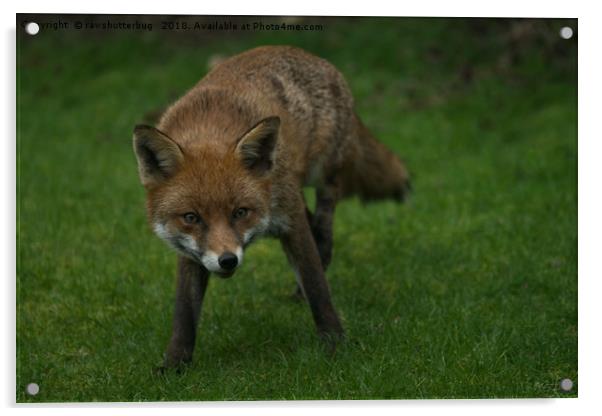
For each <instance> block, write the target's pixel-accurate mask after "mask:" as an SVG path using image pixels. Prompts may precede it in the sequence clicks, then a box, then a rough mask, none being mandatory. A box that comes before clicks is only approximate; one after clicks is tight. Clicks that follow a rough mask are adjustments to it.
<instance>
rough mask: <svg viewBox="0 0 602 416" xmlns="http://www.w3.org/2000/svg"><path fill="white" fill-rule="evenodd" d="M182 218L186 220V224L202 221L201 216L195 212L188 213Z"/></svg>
mask: <svg viewBox="0 0 602 416" xmlns="http://www.w3.org/2000/svg"><path fill="white" fill-rule="evenodd" d="M182 217H183V218H184V222H185V223H186V224H196V223H197V222H199V220H200V218H199V216H198V215H196V214H195V213H194V212H187V213H186V214H184V215H183V216H182Z"/></svg>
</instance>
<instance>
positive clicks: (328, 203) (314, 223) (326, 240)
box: [310, 185, 338, 271]
mask: <svg viewBox="0 0 602 416" xmlns="http://www.w3.org/2000/svg"><path fill="white" fill-rule="evenodd" d="M337 200H338V189H337V188H336V187H335V186H334V185H327V186H325V187H323V188H319V189H317V190H316V210H315V212H314V214H313V216H312V218H311V222H310V225H311V231H312V234H313V236H314V240H315V241H316V246H317V247H318V252H319V253H320V260H321V261H322V267H323V268H324V271H326V269H328V266H329V265H330V260H331V259H332V222H333V219H334V209H335V207H336V204H337Z"/></svg>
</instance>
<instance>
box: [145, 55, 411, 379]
mask: <svg viewBox="0 0 602 416" xmlns="http://www.w3.org/2000/svg"><path fill="white" fill-rule="evenodd" d="M133 145H134V151H135V154H136V158H137V161H138V171H139V175H140V180H141V182H142V184H143V186H144V187H145V189H146V193H147V211H148V218H149V222H150V224H151V226H152V228H153V229H154V231H155V233H156V234H157V235H158V236H159V237H160V238H161V239H163V240H165V241H166V242H167V244H168V245H169V246H171V247H172V248H173V249H175V251H176V252H177V253H178V255H179V260H178V284H177V290H176V306H175V313H174V320H173V331H172V336H171V340H170V342H169V345H168V348H167V352H166V354H165V362H164V366H165V367H175V366H178V365H179V364H180V363H182V362H189V361H191V360H192V352H193V349H194V344H195V338H196V328H197V322H198V319H199V314H200V310H201V304H202V300H203V296H204V294H205V289H206V287H207V282H208V278H209V274H210V273H214V274H216V275H217V276H220V277H223V278H226V277H230V276H231V275H232V274H233V273H234V271H235V270H236V269H237V268H238V267H240V265H241V264H242V262H243V254H244V249H245V247H247V246H248V245H249V244H251V243H252V242H253V241H254V240H255V239H256V238H258V237H261V236H272V237H276V238H278V239H279V240H280V242H281V245H282V248H283V250H284V252H285V253H286V256H287V258H288V260H289V262H290V264H291V266H292V268H293V270H294V271H295V274H296V276H297V294H298V295H299V296H302V297H304V298H305V299H306V300H307V302H308V304H309V306H310V309H311V312H312V315H313V318H314V321H315V324H316V326H317V329H318V333H319V334H320V335H321V336H322V337H323V338H325V339H326V340H327V341H328V342H329V344H330V345H335V343H336V341H337V340H340V339H341V338H342V337H343V334H344V331H343V327H342V325H341V322H340V320H339V317H338V315H337V313H336V311H335V308H334V306H333V304H332V301H331V296H330V290H329V286H328V284H327V282H326V279H325V276H324V273H325V270H326V269H327V267H328V265H329V263H330V260H331V253H332V223H333V215H334V211H335V206H336V204H337V202H338V201H340V200H341V199H342V198H345V197H348V196H352V195H358V196H359V197H360V198H362V199H363V200H374V199H381V198H393V199H396V200H403V198H404V197H405V196H406V194H407V193H408V191H409V188H410V182H409V175H408V172H407V170H406V168H405V166H404V165H403V164H402V162H401V161H400V159H399V158H398V157H397V156H395V154H393V152H391V151H390V150H389V149H387V148H386V147H385V146H384V145H383V144H381V143H380V142H378V141H376V139H374V138H373V136H372V135H371V134H370V132H369V131H368V129H367V128H366V127H365V126H364V125H363V124H362V122H361V121H360V119H359V117H358V116H357V114H356V113H355V111H354V104H353V98H352V96H351V92H350V89H349V87H348V86H347V83H346V82H345V79H344V78H343V76H342V75H341V73H340V72H339V71H338V70H337V69H336V68H335V67H334V66H333V65H331V64H330V63H328V62H327V61H325V60H324V59H321V58H318V57H316V56H313V55H311V54H309V53H308V52H305V51H303V50H301V49H298V48H294V47H289V46H264V47H259V48H256V49H252V50H249V51H247V52H244V53H242V54H240V55H236V56H234V57H231V58H229V59H227V60H225V61H223V62H221V63H220V64H218V65H217V66H216V67H214V68H213V69H212V70H211V71H210V72H209V73H208V74H207V75H206V76H205V77H204V78H203V79H202V80H201V81H200V82H199V83H198V84H197V85H196V86H194V87H193V88H192V89H191V90H190V91H188V92H187V93H186V94H185V95H184V96H183V97H181V98H180V99H179V100H177V101H176V102H175V103H174V104H173V105H171V106H170V107H169V108H168V109H167V110H166V111H165V113H164V114H163V116H162V117H161V119H160V121H159V124H158V126H157V128H154V127H150V126H146V125H138V126H136V127H135V129H134V138H133ZM304 186H311V187H314V188H315V190H316V206H315V209H314V211H313V213H312V212H311V211H310V210H309V209H308V208H307V206H306V203H305V200H304V197H303V192H302V189H303V187H304Z"/></svg>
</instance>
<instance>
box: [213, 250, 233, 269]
mask: <svg viewBox="0 0 602 416" xmlns="http://www.w3.org/2000/svg"><path fill="white" fill-rule="evenodd" d="M217 262H218V263H219V265H220V267H221V268H222V269H224V270H233V269H234V268H235V267H236V266H237V265H238V257H236V254H234V253H230V252H229V251H226V252H225V253H224V254H222V255H221V256H219V259H217Z"/></svg>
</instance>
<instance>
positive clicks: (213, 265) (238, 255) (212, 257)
mask: <svg viewBox="0 0 602 416" xmlns="http://www.w3.org/2000/svg"><path fill="white" fill-rule="evenodd" d="M242 258H243V251H242V248H241V247H237V248H236V250H235V252H234V253H233V252H231V251H224V252H222V253H219V254H218V253H216V252H214V251H212V250H208V251H206V252H205V253H204V254H203V255H202V256H201V263H202V265H203V266H205V268H206V269H207V270H209V271H210V272H213V273H215V274H217V275H218V276H220V277H230V276H232V274H234V272H235V271H236V269H237V267H238V266H240V264H241V263H242Z"/></svg>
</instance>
